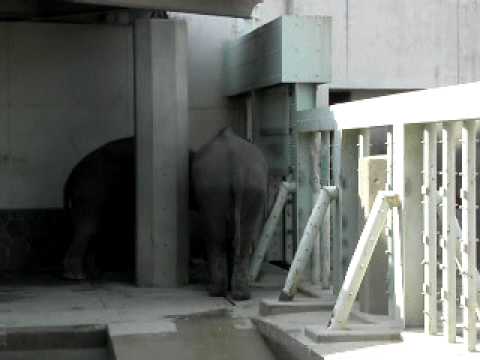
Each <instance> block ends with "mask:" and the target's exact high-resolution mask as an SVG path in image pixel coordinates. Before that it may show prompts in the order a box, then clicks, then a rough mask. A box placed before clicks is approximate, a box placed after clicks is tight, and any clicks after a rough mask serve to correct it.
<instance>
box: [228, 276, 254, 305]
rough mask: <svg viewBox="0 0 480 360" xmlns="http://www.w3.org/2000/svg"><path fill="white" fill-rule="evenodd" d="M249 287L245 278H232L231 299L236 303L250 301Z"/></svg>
mask: <svg viewBox="0 0 480 360" xmlns="http://www.w3.org/2000/svg"><path fill="white" fill-rule="evenodd" d="M250 297H251V294H250V287H249V286H248V280H247V278H246V277H240V276H234V277H233V278H232V299H233V300H237V301H242V300H248V299H250Z"/></svg>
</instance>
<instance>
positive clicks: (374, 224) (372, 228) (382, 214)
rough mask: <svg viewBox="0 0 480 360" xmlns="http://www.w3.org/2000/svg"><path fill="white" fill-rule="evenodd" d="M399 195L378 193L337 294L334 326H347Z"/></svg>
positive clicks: (333, 317)
mask: <svg viewBox="0 0 480 360" xmlns="http://www.w3.org/2000/svg"><path fill="white" fill-rule="evenodd" d="M399 204H400V200H399V197H398V195H395V194H394V193H392V192H387V191H382V192H379V193H378V194H377V197H376V198H375V202H374V203H373V206H372V210H371V212H370V215H369V216H368V218H367V221H366V223H365V228H364V229H363V231H362V235H361V236H360V240H358V244H357V247H356V249H355V252H354V253H353V257H352V261H351V262H350V265H349V266H348V270H347V274H346V275H345V281H344V282H343V285H342V289H341V290H340V293H339V295H338V299H337V302H336V303H335V308H334V309H333V316H332V321H331V324H330V328H331V329H338V328H344V327H345V325H346V322H347V319H348V316H349V314H350V311H351V310H352V306H353V302H354V301H355V298H356V297H357V294H358V290H359V288H360V284H361V283H362V280H363V277H364V276H365V273H366V271H367V267H368V264H369V262H370V259H371V257H372V254H373V251H374V250H375V245H376V244H377V242H378V238H379V236H380V232H381V231H382V228H383V226H384V225H385V221H386V219H387V211H388V209H389V208H390V207H392V206H399Z"/></svg>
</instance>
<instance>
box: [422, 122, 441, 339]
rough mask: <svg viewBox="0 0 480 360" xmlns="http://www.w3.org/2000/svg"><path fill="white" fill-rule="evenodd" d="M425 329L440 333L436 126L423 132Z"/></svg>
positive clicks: (426, 331)
mask: <svg viewBox="0 0 480 360" xmlns="http://www.w3.org/2000/svg"><path fill="white" fill-rule="evenodd" d="M422 195H423V201H422V202H423V244H424V259H423V263H424V271H423V274H424V275H423V277H424V283H423V294H424V305H423V307H424V329H425V333H426V334H428V335H435V334H436V333H437V331H438V312H437V125H436V124H429V125H426V126H425V128H424V129H423V186H422Z"/></svg>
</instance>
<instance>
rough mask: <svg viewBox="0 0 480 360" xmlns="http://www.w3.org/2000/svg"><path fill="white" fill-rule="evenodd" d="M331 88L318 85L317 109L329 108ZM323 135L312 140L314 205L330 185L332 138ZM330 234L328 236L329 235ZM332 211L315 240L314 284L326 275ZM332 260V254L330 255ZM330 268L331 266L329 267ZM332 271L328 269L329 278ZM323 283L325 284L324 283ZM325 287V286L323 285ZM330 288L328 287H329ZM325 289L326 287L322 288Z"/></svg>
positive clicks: (313, 260)
mask: <svg viewBox="0 0 480 360" xmlns="http://www.w3.org/2000/svg"><path fill="white" fill-rule="evenodd" d="M329 93H330V86H329V84H322V85H318V86H317V88H316V94H317V95H316V107H325V108H327V107H328V105H329V99H330V95H329ZM326 134H327V135H328V136H325V134H323V135H322V133H321V132H317V133H315V134H313V139H312V160H313V173H314V183H313V193H314V200H313V203H315V202H316V200H317V197H318V193H319V191H320V188H321V186H328V185H330V181H329V180H330V176H329V170H330V153H329V151H330V149H329V146H328V147H327V146H326V145H327V144H324V143H325V140H326V138H328V145H330V136H329V133H328V132H327V133H326ZM327 234H328V235H327ZM329 235H330V211H329V209H327V211H326V213H325V221H324V222H323V224H322V226H321V231H320V232H319V234H318V235H317V238H316V239H315V242H314V246H313V254H312V282H313V283H314V284H319V283H320V282H321V281H322V280H323V278H324V277H325V275H323V272H324V271H325V266H323V263H324V260H325V250H326V246H325V244H324V243H325V242H326V241H330V236H329ZM329 248H330V247H329V246H328V251H330V250H329ZM328 258H330V254H329V255H328ZM328 266H330V264H329V265H328ZM329 274H330V269H328V274H326V276H329ZM322 283H323V282H322ZM323 285H324V284H323ZM327 286H328V285H327ZM322 287H324V286H322Z"/></svg>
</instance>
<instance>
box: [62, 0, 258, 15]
mask: <svg viewBox="0 0 480 360" xmlns="http://www.w3.org/2000/svg"><path fill="white" fill-rule="evenodd" d="M66 1H67V2H70V3H76V4H91V5H103V6H113V7H122V8H135V9H158V10H168V11H178V12H187V13H197V14H206V15H220V16H232V17H242V18H248V17H250V16H251V14H252V10H253V8H254V7H255V5H257V4H258V3H259V2H261V0H202V1H198V0H182V1H178V0H66Z"/></svg>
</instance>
